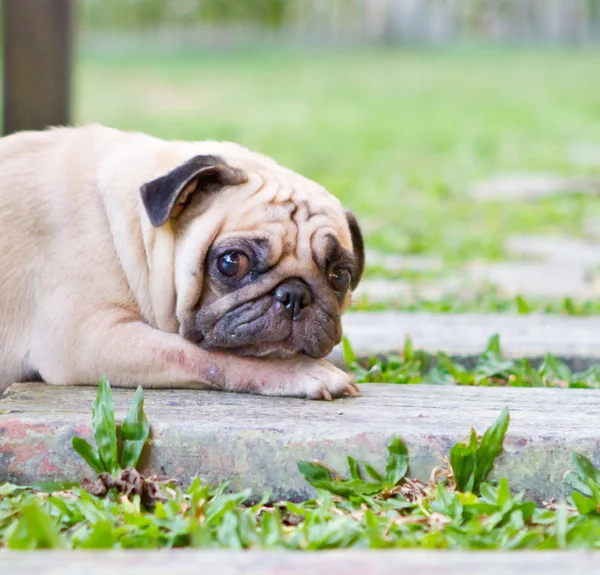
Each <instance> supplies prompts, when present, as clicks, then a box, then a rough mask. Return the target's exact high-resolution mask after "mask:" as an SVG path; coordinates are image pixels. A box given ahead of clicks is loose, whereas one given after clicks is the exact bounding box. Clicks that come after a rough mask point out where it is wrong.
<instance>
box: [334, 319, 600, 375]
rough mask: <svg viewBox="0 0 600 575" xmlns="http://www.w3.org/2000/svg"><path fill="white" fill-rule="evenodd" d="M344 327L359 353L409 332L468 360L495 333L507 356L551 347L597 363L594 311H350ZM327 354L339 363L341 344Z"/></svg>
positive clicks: (394, 347)
mask: <svg viewBox="0 0 600 575" xmlns="http://www.w3.org/2000/svg"><path fill="white" fill-rule="evenodd" d="M344 333H345V334H346V335H347V336H348V338H349V339H350V342H351V343H352V345H353V347H354V349H355V351H356V353H357V355H358V356H360V357H366V356H369V355H378V354H386V353H390V352H398V351H399V350H401V349H402V348H403V347H404V340H405V338H406V337H407V336H410V337H411V338H412V340H413V346H414V348H415V349H424V350H427V351H430V352H432V353H435V352H437V351H444V352H446V353H448V354H449V355H451V356H454V357H457V358H461V359H466V360H472V359H473V358H475V357H476V356H478V355H479V354H480V353H481V352H482V351H483V350H484V349H485V346H486V344H487V341H488V339H489V338H490V337H491V336H492V335H494V334H496V333H497V334H500V340H501V343H502V348H503V350H504V354H505V355H506V356H507V357H512V358H520V357H527V358H529V359H533V360H535V359H541V358H543V357H544V356H545V355H546V354H547V353H552V354H553V355H555V356H557V357H558V358H559V359H562V360H563V361H566V362H567V363H568V364H569V365H570V366H571V368H572V369H574V370H578V371H579V370H584V369H586V368H588V367H589V366H590V365H593V364H598V363H600V317H597V316H595V317H570V316H558V315H533V314H532V315H508V314H486V315H476V314H429V313H398V312H390V311H385V312H351V313H348V314H346V315H345V316H344ZM331 359H332V360H333V361H334V362H336V363H338V364H339V363H340V361H341V355H340V351H339V349H336V350H335V351H334V353H333V354H332V356H331Z"/></svg>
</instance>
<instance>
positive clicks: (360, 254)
mask: <svg viewBox="0 0 600 575" xmlns="http://www.w3.org/2000/svg"><path fill="white" fill-rule="evenodd" d="M346 221H347V222H348V227H349V228H350V237H351V238H352V249H353V251H354V257H355V258H356V263H357V268H358V269H357V272H356V274H355V275H354V278H353V280H352V283H351V284H350V289H351V290H352V291H354V289H356V286H358V283H359V282H360V278H361V277H362V275H363V272H364V271H365V242H364V240H363V236H362V232H361V231H360V227H359V225H358V222H357V221H356V216H355V215H354V214H353V213H352V212H351V211H350V210H346Z"/></svg>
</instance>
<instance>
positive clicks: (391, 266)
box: [365, 249, 444, 273]
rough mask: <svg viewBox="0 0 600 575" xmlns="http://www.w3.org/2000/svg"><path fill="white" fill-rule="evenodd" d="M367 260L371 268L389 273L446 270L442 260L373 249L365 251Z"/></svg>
mask: <svg viewBox="0 0 600 575" xmlns="http://www.w3.org/2000/svg"><path fill="white" fill-rule="evenodd" d="M365 260H366V261H367V263H368V265H369V266H370V267H381V268H385V269H386V270H387V271H388V272H402V271H410V272H417V273H424V272H440V271H442V270H443V268H444V261H443V260H442V259H441V258H436V257H431V256H416V255H411V254H391V253H384V252H379V251H377V250H371V249H367V250H366V251H365Z"/></svg>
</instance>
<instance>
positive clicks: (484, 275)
mask: <svg viewBox="0 0 600 575" xmlns="http://www.w3.org/2000/svg"><path fill="white" fill-rule="evenodd" d="M463 273H464V274H465V275H466V276H467V277H468V278H469V280H470V281H471V282H472V283H475V284H477V285H479V286H481V287H485V286H486V285H492V286H494V287H495V288H496V291H497V292H498V294H499V295H501V296H503V297H506V298H513V297H515V296H517V295H521V296H523V297H525V298H529V299H539V300H556V299H562V298H566V297H570V298H574V299H577V300H587V299H592V298H594V297H597V296H598V293H597V292H596V291H594V289H595V285H594V282H593V281H592V277H591V275H590V273H589V271H588V269H587V268H586V267H585V266H583V265H582V264H581V263H579V262H576V261H563V262H560V263H558V262H552V263H545V262H527V261H516V262H510V261H509V262H497V263H489V264H476V265H475V264H474V265H471V266H469V267H468V268H467V269H466V270H465V271H464V272H463Z"/></svg>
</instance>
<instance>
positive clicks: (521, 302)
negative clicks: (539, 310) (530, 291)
mask: <svg viewBox="0 0 600 575" xmlns="http://www.w3.org/2000/svg"><path fill="white" fill-rule="evenodd" d="M515 301H516V303H517V312H518V313H520V314H522V315H523V314H529V313H531V311H532V310H531V306H530V305H529V304H528V303H527V301H526V300H525V298H523V296H520V295H518V296H517V297H516V298H515Z"/></svg>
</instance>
